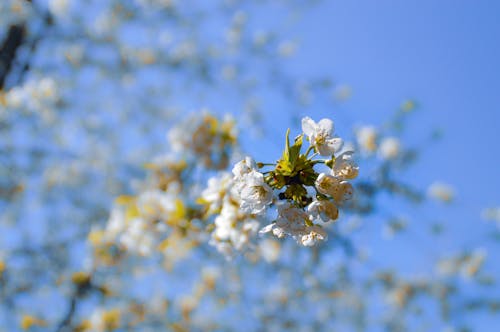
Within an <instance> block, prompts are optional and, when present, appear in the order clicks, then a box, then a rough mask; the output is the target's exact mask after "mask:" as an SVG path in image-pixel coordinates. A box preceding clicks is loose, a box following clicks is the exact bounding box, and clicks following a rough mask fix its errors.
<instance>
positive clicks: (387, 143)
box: [378, 137, 401, 159]
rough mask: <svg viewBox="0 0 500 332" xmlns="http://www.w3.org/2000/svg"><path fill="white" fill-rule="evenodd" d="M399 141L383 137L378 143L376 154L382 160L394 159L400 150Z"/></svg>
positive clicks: (394, 138)
mask: <svg viewBox="0 0 500 332" xmlns="http://www.w3.org/2000/svg"><path fill="white" fill-rule="evenodd" d="M400 145H401V144H400V142H399V139H397V138H396V137H385V138H383V139H382V141H381V142H380V146H379V148H378V153H379V155H380V156H381V157H382V158H383V159H394V158H396V157H397V156H398V155H399V153H400V150H401V146H400Z"/></svg>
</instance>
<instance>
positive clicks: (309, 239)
mask: <svg viewBox="0 0 500 332" xmlns="http://www.w3.org/2000/svg"><path fill="white" fill-rule="evenodd" d="M308 222H309V215H308V214H307V213H306V212H305V211H303V210H302V209H299V208H297V207H295V206H293V205H291V204H290V203H282V204H280V205H279V206H278V218H277V219H276V222H275V223H272V224H269V225H267V226H265V227H264V228H262V229H261V230H260V233H268V232H272V233H273V235H275V236H276V237H278V238H282V237H284V236H285V235H289V236H291V237H293V238H294V239H295V240H296V241H297V242H298V243H300V244H302V245H303V246H312V245H314V244H315V243H316V242H317V241H318V240H325V239H326V238H327V233H326V231H325V230H324V229H323V228H322V227H321V226H318V225H312V226H308V225H307V223H308Z"/></svg>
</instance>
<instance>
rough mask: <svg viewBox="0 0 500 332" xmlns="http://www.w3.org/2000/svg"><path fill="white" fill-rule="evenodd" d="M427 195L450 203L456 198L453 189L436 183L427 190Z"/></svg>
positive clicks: (441, 183) (444, 184)
mask: <svg viewBox="0 0 500 332" xmlns="http://www.w3.org/2000/svg"><path fill="white" fill-rule="evenodd" d="M427 195H428V196H429V197H431V198H433V199H436V200H439V201H442V202H445V203H449V202H451V201H452V200H453V198H454V196H455V191H454V189H453V187H451V186H450V185H448V184H446V183H443V182H434V183H432V184H431V185H430V186H429V188H428V189H427Z"/></svg>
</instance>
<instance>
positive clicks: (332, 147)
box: [302, 116, 342, 156]
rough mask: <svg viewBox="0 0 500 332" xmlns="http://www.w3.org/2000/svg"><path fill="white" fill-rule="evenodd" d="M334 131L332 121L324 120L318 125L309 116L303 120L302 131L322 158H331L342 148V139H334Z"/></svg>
mask: <svg viewBox="0 0 500 332" xmlns="http://www.w3.org/2000/svg"><path fill="white" fill-rule="evenodd" d="M333 130H334V126H333V121H332V120H330V119H322V120H320V121H319V122H318V123H316V122H314V120H312V119H311V118H309V117H307V116H306V117H305V118H303V119H302V131H303V132H304V134H305V135H306V136H307V137H308V138H309V141H310V142H311V145H312V146H314V147H315V148H316V150H317V152H318V153H319V154H320V155H322V156H331V155H333V154H334V153H335V152H337V151H338V150H340V148H341V147H342V139H341V138H339V137H332V133H333Z"/></svg>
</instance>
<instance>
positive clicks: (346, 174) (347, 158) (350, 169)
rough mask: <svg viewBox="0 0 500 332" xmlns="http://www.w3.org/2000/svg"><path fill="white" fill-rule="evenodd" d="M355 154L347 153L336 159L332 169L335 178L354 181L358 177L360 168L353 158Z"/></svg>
mask: <svg viewBox="0 0 500 332" xmlns="http://www.w3.org/2000/svg"><path fill="white" fill-rule="evenodd" d="M353 154H354V152H353V151H346V152H344V153H342V154H341V155H340V156H338V157H337V158H335V164H334V165H333V169H332V175H333V176H335V177H337V178H340V179H345V180H348V179H349V180H350V179H354V178H356V177H357V176H358V173H359V167H358V165H357V164H356V163H355V162H354V160H353V158H352V156H353Z"/></svg>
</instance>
